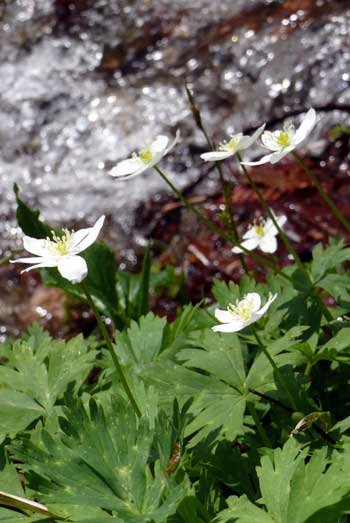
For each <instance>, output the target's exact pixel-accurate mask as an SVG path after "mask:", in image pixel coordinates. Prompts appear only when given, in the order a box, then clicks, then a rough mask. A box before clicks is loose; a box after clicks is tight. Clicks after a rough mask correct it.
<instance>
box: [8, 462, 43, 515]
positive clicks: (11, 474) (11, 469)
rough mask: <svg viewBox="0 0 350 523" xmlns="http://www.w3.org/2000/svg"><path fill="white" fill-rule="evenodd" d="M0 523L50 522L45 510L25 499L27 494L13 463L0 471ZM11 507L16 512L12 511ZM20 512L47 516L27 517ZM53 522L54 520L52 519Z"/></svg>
mask: <svg viewBox="0 0 350 523" xmlns="http://www.w3.org/2000/svg"><path fill="white" fill-rule="evenodd" d="M0 485H1V491H0V505H4V506H3V507H0V521H3V522H4V523H5V522H6V523H10V522H12V521H13V522H16V523H21V522H27V523H30V522H34V521H40V522H44V521H46V522H48V519H47V517H48V513H47V511H45V510H42V511H41V510H40V507H37V506H35V505H34V506H33V503H32V501H31V500H29V499H28V498H25V497H24V496H25V493H24V491H23V488H22V485H21V482H20V479H19V476H18V473H17V470H16V467H15V466H14V465H12V464H11V463H7V464H6V465H5V466H4V467H3V469H2V470H1V471H0ZM11 507H12V508H13V509H15V510H12V509H11ZM18 510H25V511H28V514H33V513H36V512H38V513H39V514H46V515H45V516H43V515H41V516H38V515H30V516H29V515H28V516H27V515H25V514H22V513H20V512H18ZM51 521H52V519H51Z"/></svg>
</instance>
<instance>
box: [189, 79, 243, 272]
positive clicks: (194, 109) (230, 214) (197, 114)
mask: <svg viewBox="0 0 350 523" xmlns="http://www.w3.org/2000/svg"><path fill="white" fill-rule="evenodd" d="M185 90H186V94H187V98H188V101H189V103H190V108H191V112H192V115H193V119H194V121H195V122H196V124H197V127H198V129H199V130H200V131H201V132H202V134H203V136H204V138H205V140H206V142H207V144H208V147H209V149H211V150H212V151H213V150H214V144H213V142H212V141H211V139H210V138H209V135H208V133H207V131H206V129H205V127H204V125H203V120H202V116H201V113H200V110H199V109H198V107H197V105H196V102H195V99H194V96H193V93H192V91H191V89H190V88H189V87H188V85H187V84H185ZM215 167H216V169H217V171H218V173H219V178H220V183H221V186H222V191H223V194H224V199H225V208H226V209H227V213H228V217H229V221H230V227H231V229H232V234H233V238H234V239H235V240H236V241H238V232H237V227H236V224H235V220H234V217H233V212H232V205H231V199H230V196H231V191H230V190H229V189H228V187H227V184H226V182H225V178H224V173H223V172H222V168H221V164H220V162H215ZM239 259H240V262H241V265H242V268H243V270H244V272H245V273H246V274H248V272H249V271H248V267H247V264H246V262H245V259H244V255H243V254H242V253H240V254H239Z"/></svg>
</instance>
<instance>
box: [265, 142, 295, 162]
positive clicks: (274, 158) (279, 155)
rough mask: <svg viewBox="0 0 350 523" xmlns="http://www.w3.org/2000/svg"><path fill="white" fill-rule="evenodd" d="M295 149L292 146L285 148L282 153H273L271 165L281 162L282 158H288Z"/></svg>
mask: <svg viewBox="0 0 350 523" xmlns="http://www.w3.org/2000/svg"><path fill="white" fill-rule="evenodd" d="M293 149H295V146H294V145H290V146H289V147H285V148H284V149H282V150H281V151H277V152H275V153H272V154H271V158H270V162H271V163H277V162H279V161H280V160H282V158H284V157H285V156H287V154H288V153H290V152H291V151H293Z"/></svg>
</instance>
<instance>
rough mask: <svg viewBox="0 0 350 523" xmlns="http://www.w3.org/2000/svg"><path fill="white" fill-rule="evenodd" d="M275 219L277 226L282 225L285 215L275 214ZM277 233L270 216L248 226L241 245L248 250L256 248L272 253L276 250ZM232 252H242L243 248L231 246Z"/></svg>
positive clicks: (285, 218) (285, 219)
mask: <svg viewBox="0 0 350 523" xmlns="http://www.w3.org/2000/svg"><path fill="white" fill-rule="evenodd" d="M275 220H276V222H277V223H278V225H279V227H283V225H284V224H285V223H286V221H287V217H286V216H278V217H277V216H275ZM277 234H278V230H277V227H276V226H275V225H274V223H273V221H272V220H271V218H267V220H263V219H261V220H259V222H258V223H254V224H252V225H250V226H249V228H248V230H247V231H246V232H245V233H244V234H243V241H242V242H241V245H243V247H245V248H246V249H247V250H248V251H253V250H254V249H256V248H258V249H260V250H261V251H263V252H269V253H273V252H276V250H277V239H276V236H277ZM232 252H234V253H235V254H239V253H241V252H243V250H242V249H241V248H240V247H233V249H232Z"/></svg>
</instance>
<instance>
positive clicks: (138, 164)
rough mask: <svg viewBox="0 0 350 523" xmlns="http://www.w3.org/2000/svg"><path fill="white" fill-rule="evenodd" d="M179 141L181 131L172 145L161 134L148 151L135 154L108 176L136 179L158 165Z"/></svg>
mask: <svg viewBox="0 0 350 523" xmlns="http://www.w3.org/2000/svg"><path fill="white" fill-rule="evenodd" d="M179 140H180V133H179V131H177V132H176V136H175V138H174V140H173V141H172V142H170V143H169V138H168V137H167V136H164V135H162V134H161V135H159V136H157V137H156V139H155V140H154V142H152V143H151V145H150V146H149V147H148V148H147V149H142V150H141V151H139V152H138V153H137V154H136V153H134V154H133V156H132V157H131V158H128V159H127V160H122V161H121V162H119V163H117V164H116V165H115V166H114V167H113V168H112V169H111V170H110V171H109V173H108V174H109V175H110V176H114V177H116V178H128V179H130V178H134V176H138V175H139V174H142V173H144V172H145V171H147V170H148V169H150V168H151V167H154V166H155V165H157V163H159V162H160V160H161V159H162V158H163V157H164V156H165V155H166V154H168V152H169V151H171V149H172V148H173V147H174V146H175V145H176V144H177V143H178V141H179Z"/></svg>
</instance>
